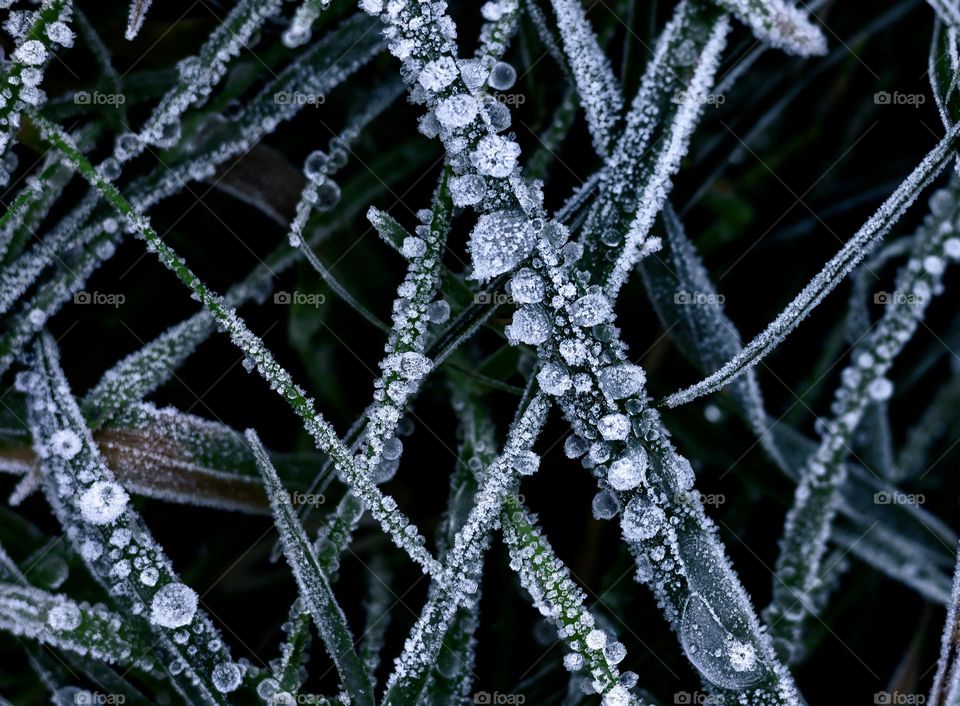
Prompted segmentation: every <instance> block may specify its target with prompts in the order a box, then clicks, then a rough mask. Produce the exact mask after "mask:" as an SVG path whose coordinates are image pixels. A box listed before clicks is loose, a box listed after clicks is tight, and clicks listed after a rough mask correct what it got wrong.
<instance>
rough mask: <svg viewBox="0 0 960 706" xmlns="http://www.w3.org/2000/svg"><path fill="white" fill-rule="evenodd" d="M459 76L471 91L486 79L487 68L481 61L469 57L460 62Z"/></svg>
mask: <svg viewBox="0 0 960 706" xmlns="http://www.w3.org/2000/svg"><path fill="white" fill-rule="evenodd" d="M460 76H461V78H463V82H464V84H466V86H467V88H468V89H470V90H471V91H476V90H477V89H479V88H480V87H481V86H482V85H483V84H484V82H485V81H486V80H487V76H488V73H487V70H486V68H484V66H483V62H482V61H477V60H475V59H469V60H467V61H464V62H463V63H461V64H460Z"/></svg>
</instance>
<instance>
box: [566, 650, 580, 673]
mask: <svg viewBox="0 0 960 706" xmlns="http://www.w3.org/2000/svg"><path fill="white" fill-rule="evenodd" d="M563 666H564V668H565V669H566V670H567V671H568V672H576V671H579V670H580V669H581V668H583V655H582V654H580V653H579V652H570V653H568V654H565V655H564V656H563Z"/></svg>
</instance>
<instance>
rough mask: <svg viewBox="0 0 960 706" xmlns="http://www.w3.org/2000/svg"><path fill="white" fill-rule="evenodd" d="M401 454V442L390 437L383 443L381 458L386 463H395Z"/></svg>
mask: <svg viewBox="0 0 960 706" xmlns="http://www.w3.org/2000/svg"><path fill="white" fill-rule="evenodd" d="M402 453H403V442H402V441H400V439H398V438H397V437H395V436H394V437H392V438H390V439H387V440H386V441H385V442H383V457H384V458H385V459H387V460H388V461H395V460H396V459H398V458H400V454H402Z"/></svg>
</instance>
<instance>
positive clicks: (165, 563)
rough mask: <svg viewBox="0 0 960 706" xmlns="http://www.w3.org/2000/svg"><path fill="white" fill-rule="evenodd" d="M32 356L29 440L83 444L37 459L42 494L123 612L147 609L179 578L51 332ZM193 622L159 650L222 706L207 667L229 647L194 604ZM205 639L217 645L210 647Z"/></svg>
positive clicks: (179, 680) (178, 680) (192, 686)
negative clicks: (119, 477)
mask: <svg viewBox="0 0 960 706" xmlns="http://www.w3.org/2000/svg"><path fill="white" fill-rule="evenodd" d="M34 359H35V360H36V365H37V369H36V370H35V371H34V372H35V375H34V378H33V382H32V384H31V386H30V389H29V391H28V395H29V398H30V399H29V404H28V405H27V409H28V421H29V423H30V427H31V430H32V432H33V435H34V438H35V439H36V440H38V441H39V440H43V439H49V438H50V437H52V436H53V435H54V434H55V433H56V432H60V431H63V430H67V429H68V430H70V431H72V432H73V433H74V434H75V435H76V436H77V438H78V439H79V440H80V445H81V448H80V450H79V451H78V452H77V453H75V454H73V455H72V456H71V458H69V459H67V458H64V457H63V456H61V455H58V454H53V453H51V454H48V455H46V456H45V457H43V458H42V469H41V470H42V485H43V490H44V494H45V495H46V497H47V500H48V502H49V503H50V506H51V508H52V509H53V512H54V514H55V515H56V517H57V520H58V521H59V522H60V524H61V526H62V527H63V528H64V532H65V535H66V536H67V537H68V538H69V540H70V542H71V543H72V544H73V545H74V546H75V547H76V548H77V552H78V554H79V555H80V557H81V558H82V560H83V561H84V563H85V564H86V566H87V568H88V569H89V571H90V573H91V575H92V576H93V577H94V578H95V579H96V580H97V581H98V582H99V583H100V584H101V585H102V586H103V588H104V589H105V590H106V591H108V592H109V593H110V595H111V596H112V597H113V600H114V601H115V602H116V603H117V605H118V607H120V608H121V609H122V610H123V612H124V613H125V614H139V613H140V612H141V611H142V610H143V609H144V607H145V606H146V607H147V608H148V609H149V606H150V605H151V603H152V602H153V600H154V597H155V595H157V594H158V591H164V589H165V587H167V586H174V585H175V586H179V585H181V582H180V581H179V579H178V577H177V576H176V574H175V572H174V570H173V567H172V565H171V564H170V561H169V559H168V558H167V557H166V555H165V554H164V552H163V549H162V548H161V547H160V546H159V545H158V544H157V543H156V541H155V540H154V539H153V537H152V536H151V535H150V533H149V531H148V530H147V529H146V527H145V525H144V523H143V521H142V520H141V519H140V518H139V517H138V516H137V514H136V511H135V510H134V509H133V507H132V506H131V505H130V504H129V502H128V496H127V492H126V491H125V490H124V489H123V488H121V487H120V486H119V485H118V484H117V482H116V479H115V478H114V476H113V473H112V472H111V471H110V469H109V468H108V467H107V466H106V464H105V463H104V461H103V458H102V456H101V455H100V450H99V448H98V446H97V445H96V444H95V443H94V441H93V436H92V434H91V432H90V430H89V429H88V428H87V427H86V425H85V422H84V419H83V415H82V413H81V411H80V408H79V406H78V405H77V402H76V400H75V399H74V398H73V396H72V394H71V392H70V387H69V384H68V383H67V380H66V378H65V377H64V375H63V371H62V369H61V368H60V365H59V357H58V355H57V351H56V344H55V343H54V342H53V340H52V339H51V338H50V337H49V336H46V335H44V336H41V338H40V342H39V344H38V345H37V348H36V351H35V353H34ZM133 557H135V558H133ZM134 564H136V568H134V566H133V565H134ZM141 576H142V577H144V579H143V580H142V579H141ZM157 587H158V588H157ZM168 590H170V589H168ZM188 590H189V589H188ZM85 620H86V618H85ZM192 623H193V624H192V627H191V631H192V638H191V641H190V642H188V643H178V642H176V641H175V640H173V639H172V636H170V635H168V634H166V633H164V634H158V635H157V637H159V640H158V641H157V643H156V647H155V649H156V651H157V654H158V655H160V656H162V657H163V658H164V659H169V660H171V661H173V660H177V661H179V662H182V664H183V665H184V668H183V670H182V672H181V673H182V676H174V678H173V680H172V684H173V685H174V686H175V687H176V688H177V689H178V691H183V690H190V691H191V692H192V693H199V694H202V696H203V698H204V699H205V701H207V702H209V703H215V704H221V705H223V706H226V704H227V702H226V700H225V699H223V698H222V697H220V696H219V695H218V692H217V690H216V688H215V687H214V685H213V683H212V681H211V676H210V666H209V665H211V664H214V663H217V662H224V661H230V653H229V651H228V650H227V649H226V647H225V645H224V644H223V640H222V638H221V637H220V635H219V633H218V632H217V630H216V629H215V628H214V627H213V625H212V623H211V622H210V620H209V618H207V616H205V615H204V614H203V613H202V611H199V610H197V609H196V607H195V606H194V615H193V621H192ZM85 624H86V623H84V624H83V625H81V627H80V628H79V629H81V630H82V629H84V625H85ZM210 644H216V645H217V647H216V648H209V647H208V645H210Z"/></svg>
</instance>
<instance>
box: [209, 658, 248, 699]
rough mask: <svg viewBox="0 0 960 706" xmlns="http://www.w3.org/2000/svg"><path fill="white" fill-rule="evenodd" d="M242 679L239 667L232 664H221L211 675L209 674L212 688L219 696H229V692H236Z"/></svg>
mask: <svg viewBox="0 0 960 706" xmlns="http://www.w3.org/2000/svg"><path fill="white" fill-rule="evenodd" d="M242 677H243V675H242V674H241V673H240V667H238V666H237V665H236V664H234V663H233V662H221V663H220V664H218V665H217V666H216V667H214V668H213V673H212V674H211V679H212V680H213V686H214V687H215V688H216V689H217V691H219V692H220V693H221V694H229V693H230V692H231V691H236V689H237V687H238V686H240V681H241V679H242Z"/></svg>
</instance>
